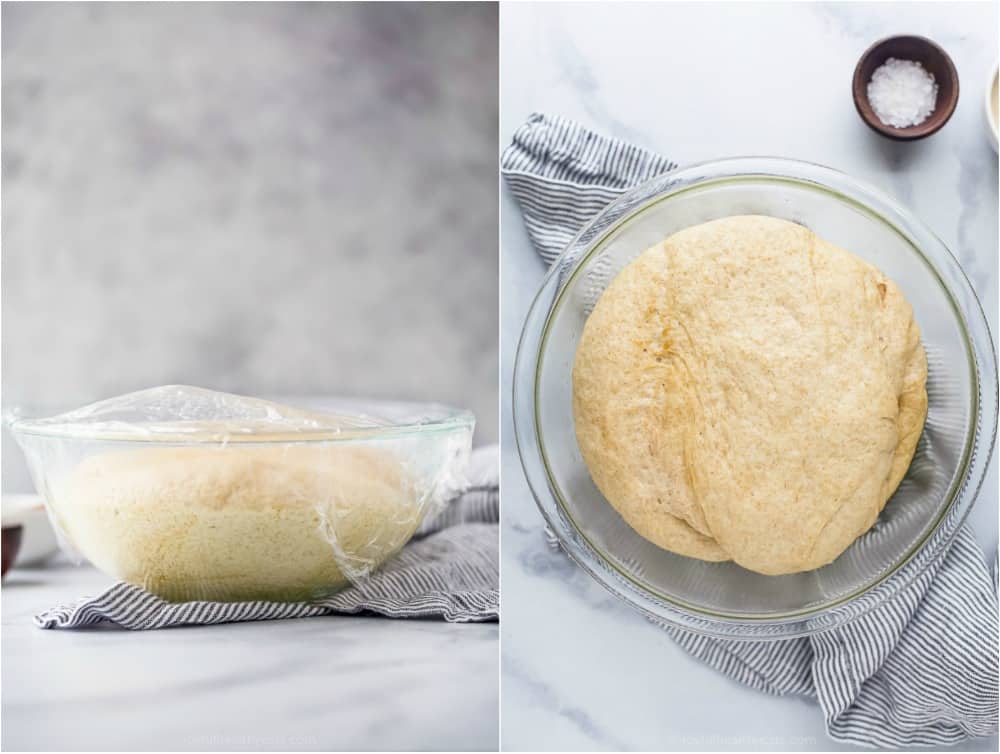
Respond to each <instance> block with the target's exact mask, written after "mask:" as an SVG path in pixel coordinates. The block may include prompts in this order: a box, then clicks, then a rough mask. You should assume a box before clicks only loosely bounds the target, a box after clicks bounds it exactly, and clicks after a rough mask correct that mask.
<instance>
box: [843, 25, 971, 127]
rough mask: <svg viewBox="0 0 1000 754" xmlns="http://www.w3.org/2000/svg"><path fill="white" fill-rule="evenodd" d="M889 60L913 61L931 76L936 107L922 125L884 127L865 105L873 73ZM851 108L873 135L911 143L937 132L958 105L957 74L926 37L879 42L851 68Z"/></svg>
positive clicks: (899, 37) (900, 38)
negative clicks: (877, 134) (935, 89)
mask: <svg viewBox="0 0 1000 754" xmlns="http://www.w3.org/2000/svg"><path fill="white" fill-rule="evenodd" d="M889 58H897V59H898V60H915V61H917V62H918V63H920V64H921V65H922V66H923V67H924V69H925V70H927V71H928V72H929V73H931V74H933V76H934V80H935V81H936V82H937V85H938V94H937V104H936V105H935V106H934V112H932V113H931V114H930V115H929V116H928V117H927V120H925V121H924V122H923V123H920V124H918V125H916V126H908V127H906V128H896V127H895V126H887V125H886V124H885V123H883V122H882V121H880V120H879V119H878V116H877V115H876V114H875V110H874V109H873V108H872V106H871V103H870V102H869V101H868V82H869V81H871V78H872V74H873V73H875V69H876V68H878V67H879V66H880V65H882V64H883V63H884V62H885V61H886V60H888V59H889ZM852 89H853V92H854V106H855V107H856V108H857V110H858V115H860V116H861V119H862V120H863V121H864V122H865V123H867V124H868V126H869V127H870V128H871V129H872V130H873V131H875V132H877V133H880V134H882V135H883V136H887V137H889V138H890V139H896V140H897V141H913V140H914V139H922V138H924V137H925V136H930V135H931V134H932V133H934V132H935V131H938V130H939V129H940V128H941V127H942V126H943V125H944V124H945V123H947V122H948V119H949V118H950V117H951V114H952V113H953V112H955V106H956V105H957V104H958V71H956V70H955V64H954V63H953V62H952V61H951V58H950V57H948V53H946V52H945V51H944V50H942V49H941V48H940V47H938V46H937V45H936V44H935V43H934V42H932V41H931V40H929V39H927V38H926V37H916V36H911V35H903V36H898V37H886V38H885V39H881V40H879V41H878V42H876V43H875V44H873V45H872V46H871V47H869V48H868V49H867V50H865V53H864V55H862V56H861V59H860V60H859V61H858V64H857V66H856V67H855V68H854V81H853V84H852Z"/></svg>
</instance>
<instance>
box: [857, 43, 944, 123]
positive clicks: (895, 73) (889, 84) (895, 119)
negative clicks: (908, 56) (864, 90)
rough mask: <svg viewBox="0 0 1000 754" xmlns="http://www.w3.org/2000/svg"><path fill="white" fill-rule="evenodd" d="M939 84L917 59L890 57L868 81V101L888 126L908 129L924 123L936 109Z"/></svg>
mask: <svg viewBox="0 0 1000 754" xmlns="http://www.w3.org/2000/svg"><path fill="white" fill-rule="evenodd" d="M937 94H938V85H937V82H935V81H934V75H933V74H931V73H929V72H928V71H927V70H925V69H924V67H923V66H922V65H920V63H918V62H916V61H914V60H899V59H897V58H889V59H888V60H886V61H885V62H884V63H883V64H882V65H880V66H879V67H878V68H876V69H875V73H873V74H872V79H871V81H869V82H868V102H870V103H871V106H872V109H873V110H874V111H875V115H876V116H878V119H879V120H880V121H882V123H884V124H885V125H887V126H894V127H895V128H907V127H909V126H917V125H920V124H921V123H923V122H924V121H925V120H927V118H928V117H929V116H930V114H931V113H932V112H934V106H935V105H936V104H937Z"/></svg>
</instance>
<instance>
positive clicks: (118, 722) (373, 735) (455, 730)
mask: <svg viewBox="0 0 1000 754" xmlns="http://www.w3.org/2000/svg"><path fill="white" fill-rule="evenodd" d="M108 583H109V581H108V578H107V577H106V576H103V575H101V574H100V573H99V572H97V571H96V570H94V569H92V568H90V567H86V566H84V567H74V566H70V565H59V564H56V565H53V566H50V567H47V568H34V569H19V568H16V569H14V570H12V571H11V572H10V573H9V574H8V575H7V578H6V580H5V581H4V584H3V590H2V596H3V647H2V651H3V749H4V750H6V751H25V750H57V751H58V750H62V751H71V750H78V751H79V750H82V751H87V750H106V751H115V750H139V751H143V750H146V751H148V750H164V751H171V750H175V751H184V750H195V751H198V750H201V751H205V750H207V751H217V750H221V751H228V750H233V751H253V750H269V751H283V750H285V751H288V750H292V751H295V750H310V751H331V750H333V751H336V750H345V749H346V750H352V749H353V750H369V749H371V750H394V749H403V750H407V749H430V750H435V749H436V750H448V749H460V750H483V749H485V750H490V749H492V750H495V749H496V748H497V735H498V731H497V704H498V694H499V691H498V679H497V674H498V668H497V633H498V626H497V624H495V623H493V624H449V623H444V622H441V621H430V620H388V619H385V618H376V617H359V616H343V617H341V616H337V617H324V618H307V619H300V620H284V621H267V622H260V623H240V624H229V625H220V626H200V627H190V628H175V629H168V630H163V631H143V632H128V631H119V630H114V629H111V630H101V629H94V630H88V631H43V630H41V629H39V628H36V627H35V626H34V625H33V624H32V622H31V618H32V616H33V615H34V614H35V613H37V612H38V611H39V610H41V609H42V608H46V607H51V606H53V605H57V604H64V603H66V602H70V601H73V600H75V599H77V598H79V597H81V596H83V595H86V594H93V593H95V592H98V591H100V590H101V589H102V588H104V587H105V586H106V585H107V584H108Z"/></svg>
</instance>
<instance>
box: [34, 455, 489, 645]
mask: <svg viewBox="0 0 1000 754" xmlns="http://www.w3.org/2000/svg"><path fill="white" fill-rule="evenodd" d="M466 476H467V478H468V481H469V484H468V486H467V487H466V488H465V490H464V491H463V492H462V493H461V494H460V495H459V496H458V497H457V498H456V499H455V500H453V501H452V502H451V503H450V504H449V505H448V506H447V508H445V509H444V510H443V511H442V512H441V513H439V514H438V515H437V516H436V517H435V518H434V519H433V520H430V521H427V522H425V523H424V525H423V526H421V528H420V530H419V531H418V532H417V534H416V536H415V537H414V539H413V540H412V541H411V542H410V544H408V545H407V546H406V547H404V548H403V550H402V552H400V553H399V555H397V556H396V557H395V558H393V559H392V560H390V561H389V562H388V563H386V564H385V565H384V566H383V567H382V568H380V569H379V570H377V571H376V572H375V573H373V574H372V575H371V576H369V577H368V578H366V579H364V580H363V581H360V582H359V583H357V584H355V585H353V586H351V587H349V588H347V589H345V590H343V591H341V592H338V593H337V594H334V595H332V596H329V597H324V598H322V599H317V600H311V601H309V602H293V603H287V602H200V601H195V602H179V603H172V602H166V601H165V600H162V599H160V598H159V597H157V596H155V595H153V594H150V593H149V592H147V591H146V590H144V589H142V588H140V587H137V586H133V585H131V584H125V583H121V582H119V583H117V584H115V585H114V586H112V587H111V588H109V589H108V590H106V591H105V592H103V593H102V594H100V595H98V596H96V597H85V598H84V599H82V600H80V601H79V602H77V603H75V604H73V605H66V606H64V607H56V608H52V609H50V610H46V611H45V612H43V613H41V614H40V615H37V616H35V624H36V625H38V626H39V627H40V628H84V627H88V626H93V625H96V624H114V625H117V626H120V627H122V628H128V629H134V630H146V629H153V628H167V627H170V626H182V625H207V624H213V623H234V622H241V621H255V620H274V619H279V618H306V617H312V616H319V615H334V614H338V613H339V614H346V613H362V612H363V613H370V614H375V615H383V616H386V617H389V618H443V619H444V620H446V621H449V622H455V623H463V622H471V621H495V620H498V619H499V617H500V591H499V590H500V568H499V560H498V554H499V544H498V537H497V534H498V528H499V525H498V522H499V518H500V488H499V467H498V456H497V448H496V446H495V445H494V446H489V447H485V448H479V449H477V450H476V451H474V452H473V453H472V457H471V459H470V463H469V471H468V472H467V474H466Z"/></svg>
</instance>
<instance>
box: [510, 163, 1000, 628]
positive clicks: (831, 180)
mask: <svg viewBox="0 0 1000 754" xmlns="http://www.w3.org/2000/svg"><path fill="white" fill-rule="evenodd" d="M705 172H711V173H712V175H710V176H705V175H703V173H705ZM753 178H758V179H759V178H774V179H784V180H789V181H792V182H795V183H800V184H806V185H810V184H811V186H812V187H813V188H814V189H821V190H824V191H826V192H828V193H831V194H833V195H834V196H836V197H837V198H839V199H842V200H845V201H847V202H850V203H852V204H855V205H856V206H858V207H859V208H860V209H862V210H863V211H865V212H866V214H868V215H874V217H875V218H877V219H878V220H880V221H882V222H883V223H885V224H886V225H888V226H889V227H890V228H891V229H892V230H894V231H895V232H896V233H897V234H899V235H900V236H901V237H902V238H903V239H904V240H905V241H906V242H907V243H908V244H909V245H910V246H911V247H912V248H913V249H914V251H916V252H917V253H918V255H919V256H920V257H921V258H922V260H923V261H924V263H925V264H926V265H927V266H928V267H929V268H930V270H931V271H932V273H933V274H934V275H935V276H936V277H937V278H938V280H939V283H940V284H941V285H942V287H943V288H944V291H945V292H946V294H947V295H948V298H949V299H950V301H951V304H952V306H953V308H954V309H955V313H956V315H957V318H958V320H959V323H960V325H961V327H962V328H963V330H965V332H966V336H967V337H966V343H965V345H966V352H967V357H968V358H969V359H970V362H971V363H970V366H971V372H972V374H971V379H972V380H973V381H974V385H973V388H974V389H973V401H974V402H975V406H974V409H975V414H974V416H975V423H974V426H973V430H972V432H971V433H970V436H969V439H968V440H967V443H966V448H965V452H964V453H963V456H964V457H963V461H962V464H963V465H962V467H961V473H960V474H958V475H957V478H956V480H955V481H954V482H953V484H952V485H951V487H950V489H949V495H950V497H951V500H950V502H949V503H948V505H946V506H944V507H943V508H942V510H941V511H940V513H939V514H938V515H937V518H936V520H934V521H933V522H932V525H931V526H929V527H928V528H927V529H926V531H925V533H924V535H923V536H922V538H921V539H920V541H919V542H917V543H916V544H915V545H913V546H911V547H910V548H909V549H908V551H907V553H906V554H905V556H904V557H903V558H901V559H900V560H899V561H897V562H896V563H894V564H892V565H891V566H890V567H888V568H887V569H886V571H885V572H884V573H882V574H880V575H877V577H876V578H875V579H874V580H871V581H870V582H869V583H868V584H866V585H864V586H863V587H862V588H861V589H856V590H854V591H852V592H851V593H850V594H847V595H843V596H841V598H840V599H838V600H837V601H835V602H833V603H827V604H823V605H820V606H814V607H812V608H805V609H803V610H796V611H786V612H785V613H783V614H780V615H779V614H773V615H765V616H761V615H759V614H758V615H755V616H745V615H737V614H725V615H720V614H718V613H714V612H711V611H706V610H705V609H703V608H697V607H694V606H691V605H688V604H685V603H684V602H682V601H681V600H679V599H673V600H671V599H670V598H667V597H665V596H664V595H660V594H656V593H654V592H651V591H650V590H649V589H647V588H645V587H644V586H643V585H642V584H640V583H639V582H638V581H637V580H633V579H632V578H630V577H629V576H628V575H627V574H625V573H624V572H623V571H621V570H620V569H619V568H618V567H617V566H616V565H614V564H613V563H612V562H610V561H609V560H608V559H607V558H606V557H605V556H604V555H603V554H602V553H601V552H600V550H599V549H597V548H596V547H594V546H593V545H592V544H591V543H590V542H589V540H587V538H586V537H585V536H584V535H583V532H582V531H581V530H580V529H579V528H578V527H576V525H575V524H574V523H573V522H572V520H571V518H569V517H568V516H567V511H566V510H565V506H564V505H563V504H562V503H561V501H559V500H558V499H557V498H558V492H557V491H556V490H554V489H553V482H552V478H551V473H550V470H549V469H548V467H547V459H545V458H544V451H543V447H544V446H543V443H542V440H541V437H540V435H539V433H538V414H537V411H538V375H539V372H540V366H541V363H542V359H543V348H544V344H545V343H544V341H545V337H546V334H547V332H548V329H549V322H550V318H551V316H552V314H553V312H554V311H555V310H556V307H557V303H558V301H557V300H558V298H559V297H561V295H562V294H563V292H564V291H565V290H566V289H567V288H568V287H569V286H568V284H569V282H570V278H571V275H567V274H566V273H567V271H569V270H572V274H575V273H576V272H578V271H579V270H580V269H581V268H582V266H583V265H584V263H585V261H586V259H588V258H589V257H590V255H591V254H593V253H594V252H595V251H596V250H597V249H598V248H601V247H603V245H604V244H605V243H606V241H607V239H608V238H609V237H610V236H612V235H613V234H615V233H616V232H617V231H618V230H620V229H621V228H622V227H623V226H624V225H625V224H627V223H628V222H629V221H630V220H632V219H633V218H635V217H636V216H637V215H638V214H640V213H641V212H643V211H644V210H645V209H647V208H649V207H650V206H652V205H653V204H656V203H658V202H660V201H663V200H665V199H667V198H669V197H670V196H673V195H674V194H676V193H679V192H680V191H683V190H685V189H689V188H692V187H694V186H705V185H709V184H712V183H717V182H719V181H723V180H747V179H753ZM664 181H666V182H667V184H668V185H667V187H666V188H661V189H659V190H656V191H654V192H652V193H651V189H655V188H656V187H657V186H658V185H659V184H660V183H663V182H664ZM859 194H860V197H861V199H859V198H857V195H859ZM637 197H643V198H642V199H641V200H640V201H639V203H638V204H636V205H635V206H634V207H632V208H631V209H627V210H625V211H623V213H622V214H621V215H620V216H619V217H617V218H616V219H614V221H613V222H611V224H610V225H608V226H607V227H605V228H603V229H601V230H600V231H599V234H598V235H597V236H596V237H594V238H590V239H588V240H587V241H586V243H585V245H584V246H583V248H582V250H580V251H579V253H578V254H576V255H575V256H574V258H572V259H569V258H568V256H569V255H570V254H571V253H572V252H573V251H574V250H575V247H576V246H577V245H579V244H580V243H581V239H584V238H585V237H586V236H587V234H588V233H590V232H592V231H593V229H594V228H595V227H596V226H597V225H598V224H599V223H600V222H601V221H602V220H604V219H605V218H607V217H608V216H609V215H613V214H614V213H615V212H618V211H620V210H622V208H623V207H627V206H628V205H629V203H630V202H633V201H636V198H637ZM887 214H888V215H892V216H893V220H892V221H890V220H889V219H888V218H887V217H885V215H887ZM901 226H902V227H901ZM904 229H905V230H904ZM909 230H912V231H914V232H915V233H916V234H918V235H922V236H923V238H922V239H921V241H922V242H918V241H917V240H916V238H914V236H913V235H912V234H911V233H910V232H907V231H909ZM928 243H930V244H933V245H935V246H936V247H937V251H938V252H939V254H938V256H940V257H941V258H940V260H937V263H935V261H932V260H931V259H929V258H928V257H927V256H926V254H925V253H924V251H923V248H922V247H923V246H925V245H927V244H928ZM940 252H943V254H942V253H940ZM942 266H943V267H944V268H946V269H945V270H942V269H941V267H942ZM943 272H946V273H947V276H948V278H949V279H948V281H947V282H946V281H945V279H944V278H943V277H942V273H943ZM560 278H561V282H560ZM554 286H555V287H557V288H558V290H557V292H556V294H555V296H554V297H552V296H549V298H546V294H551V289H552V288H553V287H554ZM952 286H957V287H958V288H960V289H961V290H960V291H958V292H956V291H955V290H953V288H952ZM956 293H961V294H962V296H961V297H962V300H963V302H964V303H965V304H966V305H965V306H963V305H962V303H960V302H959V300H958V299H957V298H956ZM550 299H551V300H550ZM547 302H548V304H547V306H545V305H546V303H547ZM543 306H545V311H544V312H542V307H543ZM543 318H544V324H543V325H542V326H541V327H539V328H538V330H537V332H534V333H533V332H532V331H531V328H532V325H533V324H535V323H537V322H538V321H540V320H542V319H543ZM532 346H534V347H532ZM981 360H982V361H985V362H986V363H985V365H984V364H983V363H980V362H981ZM996 379H997V378H996V355H995V352H994V348H993V341H992V336H991V334H990V330H989V324H988V321H987V320H986V317H985V315H984V313H983V310H982V305H981V303H980V302H979V299H978V297H977V296H976V294H975V291H974V289H973V288H972V286H971V284H970V283H969V281H968V278H967V276H966V275H965V273H964V271H963V270H962V268H961V266H960V265H959V264H958V262H957V260H956V259H955V257H954V255H952V254H951V252H950V250H949V249H948V248H947V246H946V245H945V244H944V243H943V242H942V241H941V240H940V239H939V238H938V237H937V236H936V235H935V234H934V233H933V232H932V231H930V229H929V228H927V227H926V226H925V225H924V224H923V223H922V222H920V221H919V220H917V219H916V218H915V217H914V216H913V215H912V213H910V212H909V211H907V210H905V209H904V208H902V207H901V206H899V205H898V203H896V202H895V201H894V200H893V199H891V198H890V197H887V196H886V195H885V194H883V193H882V192H881V191H879V190H878V189H875V188H873V187H871V186H869V185H868V184H866V183H864V182H862V181H858V180H857V179H854V178H852V177H850V176H848V175H846V174H844V173H841V172H840V171H837V170H835V169H833V168H829V167H826V166H823V165H818V164H815V163H810V162H804V161H800V160H790V159H786V158H777V157H734V158H725V159H720V160H712V161H707V162H701V163H697V164H693V165H690V166H688V167H685V168H682V169H680V170H676V171H672V172H669V173H665V174H662V175H660V176H657V177H654V178H653V179H651V180H649V181H647V182H645V183H643V184H640V185H639V186H636V187H634V188H632V189H630V190H629V191H626V192H625V193H624V194H622V196H620V197H619V198H618V199H616V200H615V201H614V202H612V203H611V204H609V205H608V206H607V207H605V208H604V210H602V211H601V212H599V213H598V214H597V215H596V216H595V217H594V218H593V219H592V220H591V221H590V222H589V223H587V224H586V225H585V226H584V227H583V228H582V229H581V230H580V232H579V233H578V234H577V235H576V237H575V238H574V239H573V240H572V241H571V242H570V243H569V245H568V246H567V247H566V249H565V250H564V251H563V253H562V254H561V255H560V257H559V258H558V259H557V260H556V261H555V262H554V263H553V264H552V266H551V268H550V270H549V272H548V274H547V275H546V276H545V278H544V280H543V282H542V284H541V286H540V288H539V290H538V292H537V294H536V296H535V298H534V300H533V302H532V304H531V307H530V309H529V312H528V316H527V317H526V319H525V324H524V328H523V329H522V332H521V337H520V339H519V342H518V347H517V353H516V358H515V365H514V380H513V413H514V429H515V439H516V442H517V448H518V454H519V457H520V460H521V465H522V468H523V470H524V474H525V478H526V481H527V483H528V486H529V488H530V489H531V491H532V495H533V496H534V498H535V501H536V504H537V505H538V507H539V510H540V511H541V513H542V515H543V518H544V519H545V521H546V523H547V525H548V527H549V528H550V529H551V530H552V531H553V532H554V533H555V535H556V537H557V539H558V540H559V542H560V543H561V544H562V546H563V549H564V551H566V552H567V553H568V554H569V555H570V557H571V558H572V559H573V560H574V561H576V562H577V564H578V565H580V566H581V567H582V568H583V569H584V570H585V571H586V572H588V573H589V574H590V575H591V576H592V577H593V578H595V579H596V580H597V581H598V582H599V583H601V584H602V586H604V587H605V588H607V589H608V590H609V591H611V592H612V594H614V595H615V596H617V597H618V598H620V599H623V600H625V601H626V602H627V603H628V604H630V605H631V606H632V607H634V608H637V609H639V610H640V611H642V612H643V613H645V614H646V615H647V616H648V617H650V618H652V619H654V620H656V621H659V622H665V623H667V624H670V625H673V626H675V627H678V628H682V629H685V630H690V631H694V632H696V633H702V634H706V635H714V636H721V637H725V638H753V639H779V638H789V637H791V636H798V635H807V634H811V633H816V632H819V631H823V630H829V629H830V628H834V627H836V626H838V625H843V624H844V623H846V622H849V621H851V620H854V619H855V618H857V617H859V616H860V615H861V614H863V613H865V612H867V610H868V609H870V608H871V607H873V606H874V605H875V604H880V603H881V602H884V601H885V600H886V599H891V598H892V597H894V596H895V595H897V594H898V593H899V592H900V591H902V589H903V588H904V587H905V585H907V584H909V583H912V581H913V579H915V578H917V577H918V576H919V574H920V573H921V572H922V570H923V568H922V567H921V568H915V569H910V570H913V573H911V574H909V575H908V577H907V578H905V583H904V584H901V585H899V586H898V587H895V588H894V589H893V590H888V587H890V586H892V585H891V584H889V583H887V582H889V581H890V579H892V577H894V576H897V575H900V576H906V570H907V568H908V567H909V565H910V564H911V563H913V561H914V559H915V558H918V557H921V558H922V559H924V560H926V559H927V558H923V556H924V555H925V554H926V553H927V552H928V548H930V547H931V546H932V545H933V546H934V552H933V554H932V558H931V560H933V559H936V557H937V555H939V554H940V552H941V551H942V550H943V549H944V548H946V547H947V545H948V543H950V541H951V539H952V538H953V537H954V536H955V535H956V534H957V531H958V529H959V528H960V524H961V522H962V521H964V519H965V516H966V515H968V511H969V509H970V508H971V504H972V503H974V502H975V497H976V495H977V494H978V491H979V489H980V487H981V485H982V483H983V479H984V477H985V470H986V466H987V465H988V461H989V459H990V457H991V456H992V452H993V446H994V442H995V436H996V417H997V388H996ZM984 382H986V383H988V384H987V386H986V387H987V388H990V387H991V388H992V389H989V390H988V393H990V394H991V395H990V394H985V393H986V392H987V391H984V389H983V383H984ZM522 404H523V405H522ZM526 415H527V416H526ZM984 424H985V425H989V426H987V427H984V426H983V425H984ZM984 431H985V432H987V433H988V434H987V438H986V446H987V447H985V448H981V447H980V445H981V444H983V434H984ZM970 482H972V484H971V485H970ZM970 487H971V488H972V489H971V498H970V497H969V496H970ZM546 492H547V493H548V495H546V494H545V493H546ZM964 501H968V504H967V505H965V506H964V509H963V507H962V506H960V505H959V503H960V502H964ZM956 512H958V513H960V514H961V515H960V516H959V520H958V521H957V522H952V523H953V524H954V525H953V526H951V528H950V530H949V531H948V536H946V537H944V538H942V537H940V536H939V535H940V534H941V533H942V532H943V531H945V526H944V525H945V523H946V522H947V521H949V519H950V518H951V517H952V516H953V514H955V513H956ZM914 565H918V564H914ZM925 566H926V564H924V567H925ZM897 580H898V579H897ZM622 586H624V587H625V591H624V593H623V592H622V591H621V589H620V588H616V587H622ZM887 591H891V593H887ZM821 616H822V619H820V617H821ZM824 620H825V621H826V624H824ZM734 631H742V632H743V633H734ZM747 632H749V633H751V634H753V635H747Z"/></svg>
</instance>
